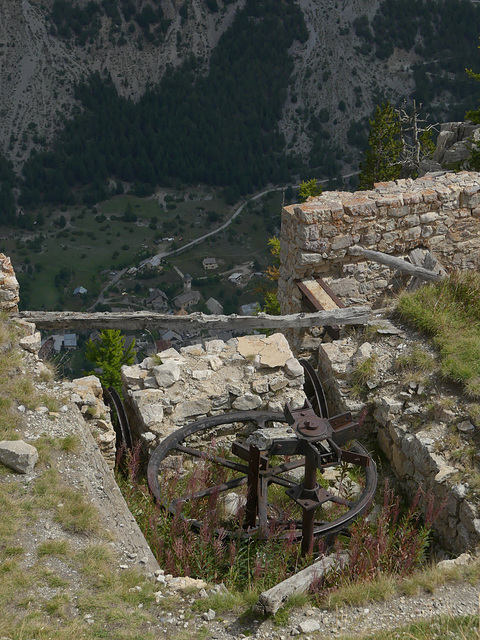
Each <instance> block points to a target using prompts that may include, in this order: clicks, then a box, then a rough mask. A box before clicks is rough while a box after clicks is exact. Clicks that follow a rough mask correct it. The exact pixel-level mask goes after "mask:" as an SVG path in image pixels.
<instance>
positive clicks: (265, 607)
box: [255, 553, 348, 615]
mask: <svg viewBox="0 0 480 640" xmlns="http://www.w3.org/2000/svg"><path fill="white" fill-rule="evenodd" d="M347 562H348V555H347V554H346V553H342V554H336V553H334V554H332V555H330V556H327V557H326V558H322V560H319V561H318V562H315V563H314V564H312V565H311V566H310V567H307V568H306V569H302V571H299V572H298V573H296V574H295V575H294V576H292V577H291V578H287V579H286V580H284V581H283V582H280V583H279V584H277V585H275V586H274V587H272V588H271V589H269V590H268V591H264V592H263V593H261V594H260V596H259V598H258V602H257V604H256V605H255V609H256V610H257V611H258V612H259V613H263V614H264V615H265V614H267V615H275V613H276V612H277V611H278V610H279V609H280V607H282V606H283V605H284V604H285V602H286V601H287V600H288V598H290V597H291V596H293V595H294V594H296V593H305V592H306V591H308V589H309V588H310V586H311V585H312V583H313V582H314V581H315V580H320V579H322V578H323V577H324V576H325V575H326V574H327V573H328V572H329V571H332V570H335V569H338V568H340V567H343V566H344V565H345V564H346V563H347Z"/></svg>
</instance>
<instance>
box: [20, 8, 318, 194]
mask: <svg viewBox="0 0 480 640" xmlns="http://www.w3.org/2000/svg"><path fill="white" fill-rule="evenodd" d="M294 39H297V40H300V41H305V40H306V39H307V31H306V27H305V24H304V20H303V15H302V12H301V11H300V9H299V7H298V6H297V5H296V4H295V2H294V1H293V0H262V1H261V2H259V1H258V0H248V1H247V3H246V6H245V8H244V9H242V10H239V11H238V12H237V14H236V17H235V20H234V22H233V24H232V26H231V28H230V29H229V30H228V31H227V32H226V33H225V34H224V35H223V36H222V37H221V39H220V41H219V43H218V45H217V47H216V48H215V50H214V51H213V53H212V57H211V60H210V69H209V73H208V74H207V75H206V76H203V75H202V74H199V73H198V70H199V69H198V63H197V60H196V58H195V56H194V55H193V54H192V55H191V56H190V57H189V59H188V60H187V61H186V62H185V63H184V64H183V65H182V66H181V67H180V68H179V69H177V70H173V69H171V68H169V69H168V70H167V73H166V74H165V76H164V78H163V80H162V81H161V83H160V85H159V86H158V87H156V88H154V89H151V90H149V91H147V92H146V93H145V94H144V95H143V96H142V98H141V100H140V101H139V102H138V103H137V104H134V103H133V102H132V101H130V100H127V99H125V98H122V97H120V96H119V95H118V94H117V92H116V90H115V87H114V85H113V83H112V81H111V79H110V78H107V79H101V77H100V75H99V74H98V73H97V74H95V75H93V76H92V77H91V78H90V79H89V80H88V81H87V82H85V83H83V84H81V85H80V86H79V87H78V88H77V91H76V96H77V98H78V100H79V101H80V102H81V104H82V106H83V111H82V113H80V114H79V115H77V117H75V118H74V119H73V120H71V121H69V122H67V124H66V127H65V129H64V130H63V132H62V133H61V135H60V137H59V139H58V140H57V141H56V142H55V144H54V147H53V150H52V151H50V152H46V153H41V154H35V155H34V156H33V157H32V158H31V159H30V160H29V161H28V162H27V164H26V165H25V167H24V175H25V177H26V185H25V187H24V189H23V196H22V198H21V202H22V203H23V204H25V205H33V206H36V205H38V204H40V202H42V201H44V202H54V203H60V202H65V201H71V199H72V195H71V188H72V187H75V186H77V185H82V186H86V185H90V188H89V189H88V190H87V191H86V192H85V194H84V197H85V199H86V201H87V202H89V201H90V200H93V201H95V200H98V199H102V197H105V193H104V191H103V188H104V184H105V181H106V179H107V177H108V176H114V177H115V178H117V179H119V180H122V181H126V182H135V183H136V192H137V193H141V194H146V193H149V192H151V191H152V190H153V188H154V186H155V185H157V184H169V183H171V181H172V180H173V181H174V180H180V181H182V182H184V183H193V182H205V183H207V184H211V185H218V186H222V187H225V188H227V189H228V190H229V192H230V194H231V199H232V200H233V201H234V200H235V199H236V198H237V197H238V195H240V194H243V193H247V192H251V191H253V190H254V189H255V188H257V187H259V186H262V185H264V184H266V183H268V182H282V181H288V179H289V177H290V172H289V167H288V165H287V160H286V156H285V155H284V154H283V153H282V152H283V148H284V145H285V140H284V138H283V136H282V135H280V133H279V130H278V121H279V120H280V118H281V115H282V106H283V103H284V102H285V99H286V92H287V87H288V81H289V77H290V74H291V72H292V70H293V62H292V60H291V57H290V56H289V54H288V49H289V47H290V46H291V45H292V43H293V41H294ZM290 168H291V167H290ZM92 190H93V191H92Z"/></svg>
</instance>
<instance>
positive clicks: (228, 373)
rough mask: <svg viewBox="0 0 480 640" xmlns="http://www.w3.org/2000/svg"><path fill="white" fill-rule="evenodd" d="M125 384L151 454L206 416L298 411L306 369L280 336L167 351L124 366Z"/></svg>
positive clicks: (134, 422)
mask: <svg viewBox="0 0 480 640" xmlns="http://www.w3.org/2000/svg"><path fill="white" fill-rule="evenodd" d="M122 381H123V395H124V398H125V400H126V402H127V406H128V408H129V411H130V413H131V415H132V417H133V420H132V425H133V428H134V429H135V430H136V431H137V435H139V436H140V438H141V439H142V440H143V441H144V443H146V445H147V446H148V448H149V449H150V450H152V449H153V448H154V447H155V446H157V444H158V443H159V442H160V441H161V440H163V439H164V438H165V437H166V436H168V435H169V434H170V433H172V432H173V431H175V430H176V429H178V428H180V427H183V426H184V425H185V424H187V423H189V422H192V421H194V420H198V419H200V418H204V417H206V416H212V415H217V414H221V413H228V412H229V411H247V410H251V409H266V410H268V411H280V412H282V411H283V408H284V405H285V403H286V402H289V403H291V405H292V406H293V408H299V407H302V406H303V404H304V400H305V395H304V393H303V382H304V375H303V368H302V366H301V365H300V363H299V362H298V360H296V359H295V357H294V356H293V353H292V351H291V349H290V347H289V345H288V342H287V340H286V339H285V337H284V336H283V335H282V334H280V333H277V334H273V335H271V336H269V337H266V336H263V335H258V336H244V337H242V338H232V339H231V340H229V341H228V342H224V341H223V340H209V341H206V342H205V344H204V345H202V344H198V345H192V346H188V347H182V348H181V349H180V352H178V351H176V350H175V349H167V350H166V351H162V352H161V353H159V354H158V355H157V356H156V357H154V358H146V359H145V360H144V361H143V362H142V363H141V364H139V365H133V366H124V367H122ZM211 435H212V434H211Z"/></svg>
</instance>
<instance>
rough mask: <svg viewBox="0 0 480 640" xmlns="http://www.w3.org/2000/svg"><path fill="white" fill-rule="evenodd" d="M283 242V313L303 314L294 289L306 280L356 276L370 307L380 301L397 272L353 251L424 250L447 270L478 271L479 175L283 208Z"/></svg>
mask: <svg viewBox="0 0 480 640" xmlns="http://www.w3.org/2000/svg"><path fill="white" fill-rule="evenodd" d="M280 240H281V253H280V263H281V266H280V280H279V290H278V297H279V300H280V306H281V309H282V312H283V313H295V312H298V311H301V310H302V308H303V307H302V302H301V294H300V292H299V290H298V288H297V286H296V284H295V282H296V280H298V279H303V278H310V277H315V276H320V277H323V276H328V275H332V276H337V277H341V276H349V277H350V278H351V279H353V280H356V281H357V282H358V284H359V287H358V290H359V291H360V293H361V294H362V295H363V296H364V297H365V298H366V299H367V300H372V299H374V298H375V297H376V296H378V293H379V292H381V291H382V290H383V289H385V288H386V287H387V286H388V284H389V278H390V277H391V272H390V271H389V270H388V268H386V267H381V266H380V265H378V264H373V263H369V262H365V259H364V258H359V257H355V256H353V255H350V250H351V247H353V246H354V245H360V246H361V247H363V248H365V249H373V250H377V251H382V252H384V253H388V254H392V255H400V256H401V255H405V254H406V253H408V251H410V250H412V249H414V248H416V247H425V248H426V249H428V250H430V251H431V252H432V253H433V254H434V255H435V256H436V257H437V258H438V259H439V260H440V262H441V263H442V265H443V266H444V267H445V268H446V269H447V270H451V269H454V268H462V269H475V268H479V266H480V174H478V173H473V172H465V171H464V172H461V173H456V174H454V173H447V174H442V175H427V176H424V177H423V178H419V179H417V180H410V179H408V180H397V181H396V182H387V183H379V184H377V185H376V187H375V189H373V190H371V191H359V192H356V193H348V192H341V191H330V192H325V193H323V194H322V195H321V196H318V197H316V198H310V199H309V200H308V201H307V202H306V203H304V204H297V205H291V206H288V207H285V208H284V209H283V214H282V231H281V239H280ZM352 297H355V295H354V294H353V296H352ZM362 301H363V300H362Z"/></svg>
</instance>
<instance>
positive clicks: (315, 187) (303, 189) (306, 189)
mask: <svg viewBox="0 0 480 640" xmlns="http://www.w3.org/2000/svg"><path fill="white" fill-rule="evenodd" d="M321 193H322V187H321V185H319V184H318V181H317V180H316V179H315V178H312V179H311V180H307V181H305V180H302V182H301V183H300V188H299V190H298V196H299V198H300V202H305V201H306V200H307V198H310V197H312V196H319V195H320V194H321Z"/></svg>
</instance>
